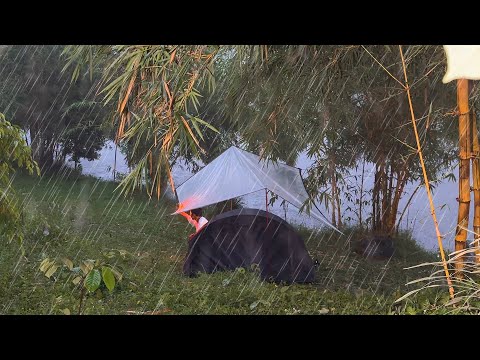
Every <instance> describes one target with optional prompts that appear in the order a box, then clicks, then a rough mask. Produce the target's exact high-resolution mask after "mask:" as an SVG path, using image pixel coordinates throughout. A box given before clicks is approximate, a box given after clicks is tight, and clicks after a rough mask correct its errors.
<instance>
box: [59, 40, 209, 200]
mask: <svg viewBox="0 0 480 360" xmlns="http://www.w3.org/2000/svg"><path fill="white" fill-rule="evenodd" d="M217 51H218V47H217V46H164V45H148V46H147V45H115V46H73V45H72V46H67V47H66V48H65V50H64V55H65V57H66V60H67V63H66V65H65V68H64V70H66V69H68V68H72V69H73V73H72V80H73V81H76V80H77V79H78V78H79V76H80V75H81V74H82V72H83V69H84V68H85V66H88V71H89V72H90V73H91V72H92V70H91V69H92V68H97V67H100V68H101V69H102V88H101V90H100V94H101V95H103V101H104V103H105V104H109V103H111V102H112V101H116V102H117V107H116V110H115V113H116V117H115V118H116V123H115V126H116V129H117V134H116V140H117V142H126V143H128V146H127V149H128V152H127V154H128V162H129V165H130V166H131V167H133V170H132V171H131V173H130V174H129V175H128V176H127V177H126V178H125V179H123V180H122V183H121V184H122V190H123V191H124V192H125V193H126V194H129V193H132V191H133V190H134V189H135V188H137V187H139V188H140V187H142V186H143V185H142V184H144V183H145V184H146V190H147V193H148V194H149V196H150V197H151V196H154V195H155V196H156V197H157V198H159V197H160V195H161V190H162V188H163V186H164V183H165V179H167V178H168V177H169V176H170V168H171V165H172V164H171V162H172V161H174V160H175V158H176V157H178V155H176V154H175V153H177V154H184V153H186V152H187V150H188V151H192V152H194V153H196V154H198V151H199V148H200V141H201V140H202V138H203V133H202V129H201V127H203V128H207V129H209V130H210V131H215V129H214V128H213V127H212V126H211V125H210V124H209V123H208V122H206V121H204V120H202V119H200V118H199V117H197V116H195V115H192V112H194V111H196V110H197V109H198V106H199V104H200V98H201V95H200V93H199V91H198V87H199V86H202V85H204V84H205V85H208V86H209V87H210V88H211V87H213V63H214V59H215V55H216V53H217Z"/></svg>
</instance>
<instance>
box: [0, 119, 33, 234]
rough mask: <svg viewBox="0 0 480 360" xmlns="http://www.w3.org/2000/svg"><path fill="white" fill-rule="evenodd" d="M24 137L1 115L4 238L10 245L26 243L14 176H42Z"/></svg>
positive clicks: (0, 191) (0, 183)
mask: <svg viewBox="0 0 480 360" xmlns="http://www.w3.org/2000/svg"><path fill="white" fill-rule="evenodd" d="M24 136H25V134H24V133H23V131H22V130H21V129H20V128H19V127H18V126H15V125H12V124H11V123H10V122H8V121H7V120H6V119H5V116H4V115H3V114H2V113H0V237H5V238H6V239H8V240H9V241H11V240H12V239H13V238H14V237H16V238H17V239H18V240H19V241H20V242H21V241H22V239H23V233H22V230H21V209H20V208H19V206H18V204H17V199H16V197H15V193H14V190H13V188H12V186H11V181H12V175H14V173H15V170H16V169H17V168H18V169H21V168H24V169H26V170H27V171H28V172H29V173H30V174H33V173H34V172H36V173H37V174H40V172H39V169H38V166H37V164H36V162H35V161H33V160H32V156H31V150H30V148H29V147H28V146H27V144H26V143H25V137H24Z"/></svg>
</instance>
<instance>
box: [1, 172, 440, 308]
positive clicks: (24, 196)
mask: <svg viewBox="0 0 480 360" xmlns="http://www.w3.org/2000/svg"><path fill="white" fill-rule="evenodd" d="M115 186H116V185H115V184H113V183H109V182H102V181H99V180H97V179H93V178H88V177H81V178H72V179H60V178H58V177H45V178H43V179H39V178H34V177H27V176H23V175H22V176H18V177H17V178H16V179H15V181H14V187H15V188H16V189H17V194H18V196H19V198H20V200H21V201H22V206H23V207H24V209H25V211H24V213H25V216H24V224H25V225H24V231H25V233H26V236H25V240H24V249H25V256H22V255H21V252H20V250H19V246H18V244H17V243H15V242H12V243H10V244H5V245H3V247H2V250H1V251H0V314H62V313H64V312H70V313H76V312H77V311H78V306H79V290H78V289H77V288H75V286H74V285H73V284H72V282H71V276H70V275H69V272H68V271H67V269H66V268H61V269H59V270H58V271H57V272H56V273H55V274H54V276H52V278H51V279H48V278H46V277H45V276H44V275H43V273H41V272H40V271H39V266H40V263H41V261H42V260H43V259H45V258H50V259H57V260H60V259H61V258H62V257H67V258H69V259H71V260H72V261H73V262H74V263H75V264H77V263H78V262H79V261H81V260H86V259H103V260H106V261H109V262H110V263H111V264H113V265H114V266H115V267H116V268H117V269H118V270H119V271H120V272H121V273H122V274H123V279H122V281H121V282H119V283H118V286H117V287H116V288H115V289H114V290H113V292H112V293H109V292H108V290H107V289H106V288H100V289H99V290H97V291H96V292H95V293H93V294H89V295H88V296H87V298H86V301H85V307H84V313H85V314H127V313H128V312H132V313H135V312H137V313H140V312H148V311H158V312H160V313H165V314H325V313H329V314H391V313H403V312H405V310H406V309H407V313H408V312H410V313H415V312H416V310H414V309H413V308H411V307H408V306H407V305H408V304H405V303H402V304H400V305H392V304H393V302H394V300H395V299H397V298H398V297H400V296H401V295H403V294H404V293H406V292H407V291H409V290H411V288H408V287H406V286H405V285H404V284H405V283H406V282H408V281H410V280H413V279H417V278H420V277H422V276H424V275H428V274H426V273H425V271H426V270H419V269H412V270H404V268H405V267H407V266H410V265H415V264H418V263H421V262H425V261H432V260H435V257H434V256H433V255H432V254H428V253H426V252H424V251H422V250H421V249H420V248H419V247H418V246H417V245H416V244H415V243H414V241H413V240H411V239H408V238H403V239H401V240H400V241H399V243H398V245H397V251H396V254H395V256H394V258H392V259H391V260H390V261H373V260H367V259H364V258H362V257H359V256H358V255H356V254H353V253H352V252H351V251H350V250H349V246H348V241H346V240H345V238H339V237H338V236H337V235H335V234H332V233H331V232H316V233H311V232H310V231H308V230H306V229H300V231H301V233H302V235H303V238H304V240H305V242H306V244H307V247H308V249H309V252H310V253H311V255H312V257H313V258H316V259H318V261H319V262H320V266H319V267H318V269H317V273H316V277H317V283H316V284H312V285H292V286H277V285H275V284H271V283H264V282H262V281H261V280H260V279H259V277H258V275H257V274H256V273H254V272H251V271H243V270H242V269H238V270H237V271H233V272H224V273H216V274H212V275H202V276H200V277H198V278H187V277H184V276H183V274H182V265H183V259H184V256H185V253H186V250H187V240H186V239H187V235H188V234H189V233H190V232H191V228H190V225H188V223H187V222H186V221H185V220H184V219H183V218H181V217H178V216H170V215H169V214H170V213H171V212H173V211H174V209H175V205H174V204H173V203H171V202H168V201H161V202H160V203H156V202H148V201H147V199H146V198H145V196H144V195H141V194H139V195H136V196H134V197H133V198H131V199H125V198H124V197H119V195H118V193H117V192H115V193H114V189H115ZM422 301H423V300H422ZM426 301H428V300H426ZM66 309H68V310H66Z"/></svg>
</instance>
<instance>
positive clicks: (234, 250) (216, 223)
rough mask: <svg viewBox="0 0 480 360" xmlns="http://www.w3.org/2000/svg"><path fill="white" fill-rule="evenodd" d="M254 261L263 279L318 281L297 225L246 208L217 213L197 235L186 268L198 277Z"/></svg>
mask: <svg viewBox="0 0 480 360" xmlns="http://www.w3.org/2000/svg"><path fill="white" fill-rule="evenodd" d="M252 264H258V267H259V269H260V276H261V278H262V279H263V280H267V281H274V282H285V283H292V282H296V283H309V282H313V281H314V264H313V261H312V259H311V258H310V256H309V254H308V252H307V249H306V247H305V243H304V242H303V239H302V238H301V236H300V235H299V234H298V233H297V232H296V231H295V230H294V228H293V227H292V226H291V225H289V224H288V223H287V222H286V221H285V220H283V219H282V218H280V217H278V216H276V215H274V214H271V213H267V212H265V211H263V210H258V209H246V208H243V209H236V210H232V211H228V212H225V213H223V214H220V215H217V216H215V217H214V218H213V219H212V220H211V221H210V222H208V223H207V225H205V227H203V228H202V229H201V230H200V231H199V232H198V233H197V234H195V236H194V237H193V238H192V239H191V240H190V242H189V248H188V254H187V257H186V260H185V263H184V265H183V271H184V273H185V274H186V275H187V276H194V275H195V274H196V273H198V272H206V273H212V272H214V271H222V270H233V269H236V268H239V267H246V268H249V267H250V266H251V265H252Z"/></svg>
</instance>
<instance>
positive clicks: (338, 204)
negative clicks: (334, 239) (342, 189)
mask: <svg viewBox="0 0 480 360" xmlns="http://www.w3.org/2000/svg"><path fill="white" fill-rule="evenodd" d="M335 195H336V196H335V197H336V200H337V227H338V229H341V228H342V214H341V211H340V195H339V191H338V186H337V183H336V181H335Z"/></svg>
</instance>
